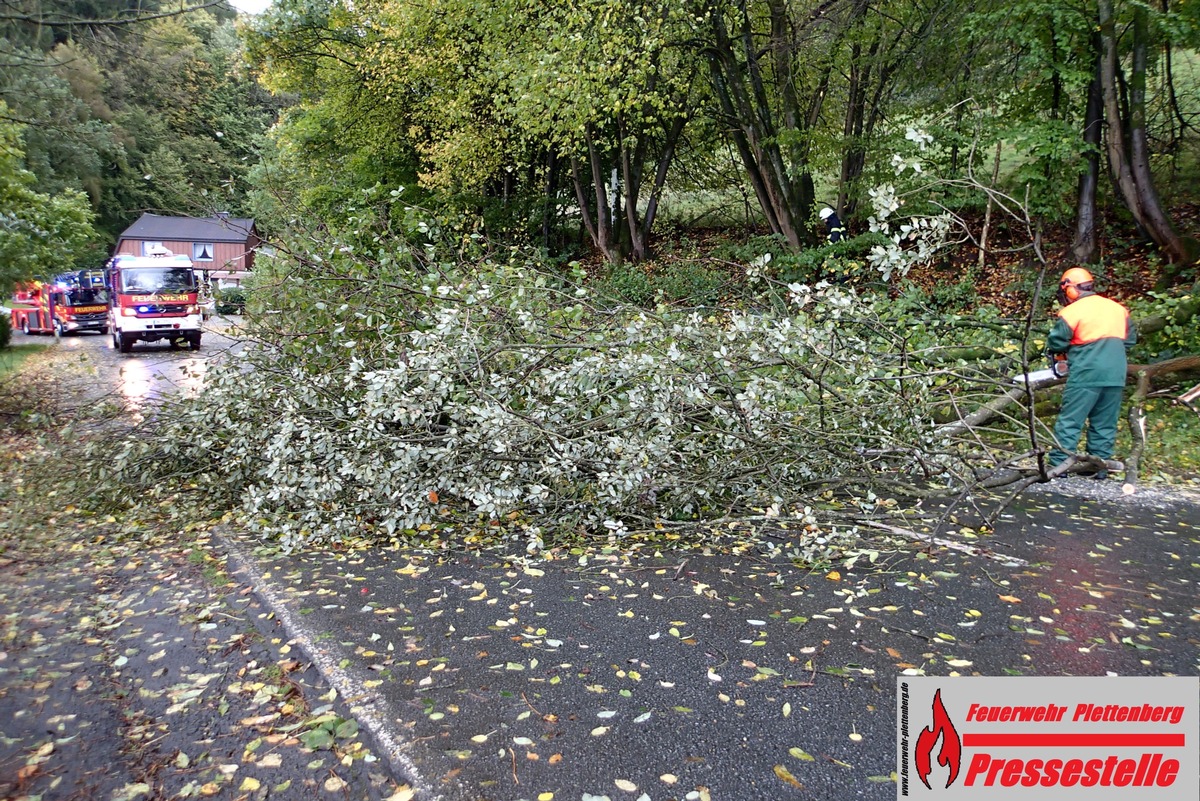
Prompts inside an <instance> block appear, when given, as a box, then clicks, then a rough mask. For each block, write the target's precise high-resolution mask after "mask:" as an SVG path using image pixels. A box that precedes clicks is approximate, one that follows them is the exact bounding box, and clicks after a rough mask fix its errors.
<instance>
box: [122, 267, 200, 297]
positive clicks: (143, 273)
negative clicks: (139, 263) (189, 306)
mask: <svg viewBox="0 0 1200 801" xmlns="http://www.w3.org/2000/svg"><path fill="white" fill-rule="evenodd" d="M121 291H122V292H195V291H196V279H195V275H194V274H193V273H192V271H191V269H189V268H187V267H139V268H136V269H124V270H121Z"/></svg>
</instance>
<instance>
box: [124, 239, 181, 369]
mask: <svg viewBox="0 0 1200 801" xmlns="http://www.w3.org/2000/svg"><path fill="white" fill-rule="evenodd" d="M105 281H106V283H107V285H108V325H109V327H110V328H111V329H112V341H113V347H114V348H116V349H117V350H119V351H121V352H122V353H129V351H130V350H131V349H132V347H133V343H134V342H137V341H139V340H141V341H142V342H157V341H158V340H160V339H165V340H167V341H168V342H170V343H171V347H173V348H175V347H179V346H180V345H182V344H184V343H187V344H188V345H189V346H190V347H191V349H192V350H200V325H201V317H200V305H199V303H200V301H199V287H198V284H197V281H196V272H195V270H193V269H192V262H191V260H190V259H189V258H188V257H187V256H183V255H179V256H176V255H174V254H172V253H171V252H170V251H169V250H165V249H164V250H162V251H160V252H158V253H155V254H153V255H150V256H129V255H124V254H122V255H117V256H113V257H112V259H110V260H109V262H108V270H107V272H106V274H105Z"/></svg>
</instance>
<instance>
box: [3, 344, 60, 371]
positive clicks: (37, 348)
mask: <svg viewBox="0 0 1200 801" xmlns="http://www.w3.org/2000/svg"><path fill="white" fill-rule="evenodd" d="M52 347H54V345H52V344H49V345H21V346H20V347H12V346H11V345H10V346H9V347H7V348H5V349H4V350H0V376H3V375H8V374H9V373H15V372H16V371H17V370H19V369H20V368H21V365H22V364H23V363H24V362H25V360H26V359H28V358H29V357H30V356H33V355H36V354H38V353H43V352H45V351H47V350H50V348H52Z"/></svg>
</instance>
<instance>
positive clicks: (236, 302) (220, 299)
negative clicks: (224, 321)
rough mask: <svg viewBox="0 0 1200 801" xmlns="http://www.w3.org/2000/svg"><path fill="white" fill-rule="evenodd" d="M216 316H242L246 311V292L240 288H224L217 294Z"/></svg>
mask: <svg viewBox="0 0 1200 801" xmlns="http://www.w3.org/2000/svg"><path fill="white" fill-rule="evenodd" d="M216 301H217V304H216V307H217V314H243V313H245V311H246V291H245V290H244V289H242V288H241V287H237V286H231V287H225V288H224V289H221V290H220V291H218V292H217V297H216Z"/></svg>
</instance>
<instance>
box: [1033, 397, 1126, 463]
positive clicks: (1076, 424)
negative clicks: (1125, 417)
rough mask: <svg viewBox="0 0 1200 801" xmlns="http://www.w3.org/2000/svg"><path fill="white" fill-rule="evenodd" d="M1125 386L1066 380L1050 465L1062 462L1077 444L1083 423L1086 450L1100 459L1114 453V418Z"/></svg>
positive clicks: (1119, 408) (1115, 425) (1115, 437)
mask: <svg viewBox="0 0 1200 801" xmlns="http://www.w3.org/2000/svg"><path fill="white" fill-rule="evenodd" d="M1124 395H1125V387H1075V386H1071V382H1070V381H1068V382H1067V387H1066V389H1064V390H1063V396H1062V409H1061V410H1060V411H1059V413H1058V422H1056V423H1055V424H1054V440H1055V442H1056V443H1057V444H1058V447H1057V448H1055V449H1054V450H1052V451H1050V466H1051V467H1053V466H1055V465H1059V464H1062V463H1063V462H1065V461H1066V460H1067V456H1069V455H1070V454H1071V453H1072V452H1074V451H1075V449H1076V448H1077V447H1078V446H1079V437H1080V436H1081V435H1082V434H1083V425H1084V423H1085V422H1086V423H1087V427H1088V430H1087V452H1088V453H1090V454H1092V455H1093V456H1099V457H1100V458H1101V459H1108V458H1110V457H1111V456H1112V454H1113V445H1114V444H1116V441H1117V419H1118V418H1119V417H1120V416H1121V399H1122V398H1123V397H1124Z"/></svg>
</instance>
